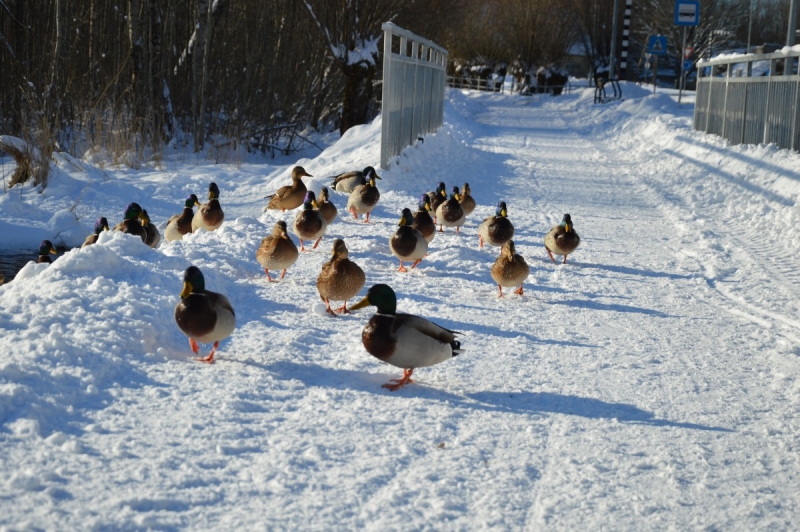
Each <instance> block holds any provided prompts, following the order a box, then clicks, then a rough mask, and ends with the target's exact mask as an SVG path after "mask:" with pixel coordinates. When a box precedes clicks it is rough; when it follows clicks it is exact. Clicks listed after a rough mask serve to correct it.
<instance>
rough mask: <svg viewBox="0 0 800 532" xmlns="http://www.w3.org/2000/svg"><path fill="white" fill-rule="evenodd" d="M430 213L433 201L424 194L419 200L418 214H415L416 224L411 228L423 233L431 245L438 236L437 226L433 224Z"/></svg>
mask: <svg viewBox="0 0 800 532" xmlns="http://www.w3.org/2000/svg"><path fill="white" fill-rule="evenodd" d="M430 211H431V199H430V198H429V197H428V195H427V194H423V195H422V196H420V198H419V204H418V205H417V212H416V214H414V222H413V223H412V224H411V227H412V228H413V229H416V230H417V231H419V232H420V233H422V236H424V237H425V241H426V242H427V243H428V244H430V243H431V240H433V237H434V236H436V224H435V223H434V222H433V218H431V214H430Z"/></svg>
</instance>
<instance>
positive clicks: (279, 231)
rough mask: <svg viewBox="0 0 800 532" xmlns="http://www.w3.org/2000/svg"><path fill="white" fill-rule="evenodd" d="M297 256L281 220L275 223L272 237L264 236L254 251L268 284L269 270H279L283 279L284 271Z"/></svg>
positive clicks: (284, 223)
mask: <svg viewBox="0 0 800 532" xmlns="http://www.w3.org/2000/svg"><path fill="white" fill-rule="evenodd" d="M298 255H299V253H298V252H297V246H295V245H294V242H292V239H291V238H289V234H288V233H287V232H286V222H284V221H283V220H279V221H277V222H275V227H273V228H272V235H269V236H265V237H264V239H263V240H262V241H261V245H260V246H258V249H257V250H256V260H257V261H258V263H259V264H260V265H261V267H262V268H264V272H265V273H266V274H267V280H268V281H269V282H272V277H270V276H269V271H270V270H281V279H283V276H284V275H286V270H287V269H288V268H289V266H291V265H292V264H294V262H295V261H296V260H297V256H298Z"/></svg>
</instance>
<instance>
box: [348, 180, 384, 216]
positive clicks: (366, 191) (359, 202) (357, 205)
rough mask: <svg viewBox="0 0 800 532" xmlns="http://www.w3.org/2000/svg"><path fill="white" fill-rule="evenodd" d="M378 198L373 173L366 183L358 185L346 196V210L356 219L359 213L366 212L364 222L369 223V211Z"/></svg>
mask: <svg viewBox="0 0 800 532" xmlns="http://www.w3.org/2000/svg"><path fill="white" fill-rule="evenodd" d="M379 199H381V193H380V192H378V187H377V186H376V185H375V175H374V174H373V175H372V176H370V178H369V181H367V184H366V185H358V186H357V187H356V188H354V189H353V192H351V193H350V197H349V198H347V210H348V211H349V212H350V213H351V214H352V215H353V218H355V219H356V220H358V216H359V215H361V214H366V215H367V218H366V219H365V220H364V223H369V213H371V212H372V209H374V208H375V205H377V204H378V200H379Z"/></svg>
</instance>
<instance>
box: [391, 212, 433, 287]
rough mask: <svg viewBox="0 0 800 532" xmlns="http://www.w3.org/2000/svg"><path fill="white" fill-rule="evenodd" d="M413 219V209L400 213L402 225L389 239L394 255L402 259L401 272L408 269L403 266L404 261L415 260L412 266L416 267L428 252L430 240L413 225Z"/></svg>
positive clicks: (399, 269)
mask: <svg viewBox="0 0 800 532" xmlns="http://www.w3.org/2000/svg"><path fill="white" fill-rule="evenodd" d="M412 219H413V217H412V215H411V210H410V209H408V208H406V209H403V213H402V214H401V215H400V224H399V225H400V227H398V228H397V232H395V234H394V236H392V238H390V239H389V248H390V249H391V250H392V255H394V256H395V257H397V258H398V259H400V268H398V269H397V271H399V272H405V271H408V270H406V268H405V266H403V261H406V262H411V261H414V263H413V264H412V265H411V267H412V268H416V267H417V264H419V263H420V262H422V257H424V256H425V255H426V254H427V253H428V241H427V240H425V237H424V236H423V235H422V233H421V232H419V231H417V230H416V229H414V228H413V227H412V226H411V222H412Z"/></svg>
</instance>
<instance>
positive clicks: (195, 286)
mask: <svg viewBox="0 0 800 532" xmlns="http://www.w3.org/2000/svg"><path fill="white" fill-rule="evenodd" d="M205 289H206V279H205V277H203V272H201V271H200V268H198V267H197V266H189V267H188V268H186V271H185V272H183V290H181V299H183V298H185V297H189V294H197V293H202V292H204V291H205Z"/></svg>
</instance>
